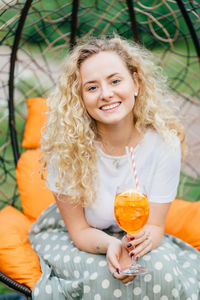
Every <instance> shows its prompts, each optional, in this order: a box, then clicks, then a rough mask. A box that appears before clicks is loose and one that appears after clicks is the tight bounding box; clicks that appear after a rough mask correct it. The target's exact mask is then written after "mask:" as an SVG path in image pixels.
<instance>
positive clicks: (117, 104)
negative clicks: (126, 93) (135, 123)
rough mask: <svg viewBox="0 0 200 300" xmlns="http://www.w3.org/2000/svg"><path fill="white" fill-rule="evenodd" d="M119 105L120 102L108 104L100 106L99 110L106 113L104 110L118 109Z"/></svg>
mask: <svg viewBox="0 0 200 300" xmlns="http://www.w3.org/2000/svg"><path fill="white" fill-rule="evenodd" d="M120 104H121V102H118V103H113V104H110V105H105V106H102V107H100V109H101V110H104V111H106V110H110V109H113V108H115V107H118V106H119V105H120Z"/></svg>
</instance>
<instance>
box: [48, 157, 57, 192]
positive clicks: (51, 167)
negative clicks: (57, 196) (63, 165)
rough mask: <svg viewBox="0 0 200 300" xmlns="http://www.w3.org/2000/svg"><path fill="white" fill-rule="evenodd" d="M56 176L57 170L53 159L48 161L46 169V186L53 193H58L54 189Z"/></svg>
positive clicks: (55, 188)
mask: <svg viewBox="0 0 200 300" xmlns="http://www.w3.org/2000/svg"><path fill="white" fill-rule="evenodd" d="M57 176H58V169H57V167H56V163H55V161H54V160H53V159H50V160H49V162H48V168H47V177H46V185H47V187H48V189H50V190H51V191H52V192H54V193H59V190H58V188H57V187H56V178H57Z"/></svg>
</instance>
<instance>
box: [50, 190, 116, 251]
mask: <svg viewBox="0 0 200 300" xmlns="http://www.w3.org/2000/svg"><path fill="white" fill-rule="evenodd" d="M54 196H55V198H56V203H57V206H58V208H59V210H60V213H61V215H62V217H63V220H64V222H65V225H66V227H67V230H68V232H69V235H70V237H71V239H72V241H73V242H74V244H75V245H76V247H77V248H79V249H80V250H82V251H85V252H90V253H106V252H107V249H108V245H109V244H110V243H111V242H115V243H119V241H118V239H116V238H115V237H112V236H109V235H108V234H106V233H105V232H103V231H101V230H98V229H96V228H92V227H90V226H89V225H88V223H87V221H86V218H85V214H84V209H83V207H81V206H80V205H78V206H74V205H73V204H71V203H70V202H69V201H68V197H67V196H65V195H60V196H59V199H58V197H57V195H56V194H54Z"/></svg>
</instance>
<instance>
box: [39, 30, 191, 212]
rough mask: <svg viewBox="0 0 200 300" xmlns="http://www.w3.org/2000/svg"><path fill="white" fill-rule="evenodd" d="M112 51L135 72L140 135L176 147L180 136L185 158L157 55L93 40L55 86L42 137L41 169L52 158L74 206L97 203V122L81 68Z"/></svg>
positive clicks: (79, 49)
mask: <svg viewBox="0 0 200 300" xmlns="http://www.w3.org/2000/svg"><path fill="white" fill-rule="evenodd" d="M101 51H113V52H115V53H116V54H118V55H119V57H121V59H122V60H123V61H124V62H125V64H126V65H127V68H128V69H129V71H130V73H131V74H133V73H134V72H136V73H137V76H138V80H139V93H138V96H137V97H136V100H135V105H134V110H133V114H134V123H135V127H136V128H137V129H138V130H139V132H141V133H143V132H145V130H146V128H152V129H154V130H156V131H157V132H158V133H159V134H160V135H161V136H162V137H163V139H164V140H165V141H166V142H167V143H170V142H172V140H173V138H172V136H173V133H176V134H177V135H178V137H179V139H180V142H181V149H182V154H183V153H184V149H185V145H184V140H185V135H184V131H183V127H182V125H181V124H180V122H179V120H178V119H177V118H176V117H175V115H174V114H173V113H172V110H171V108H170V107H173V98H174V96H173V95H172V93H171V92H170V91H169V89H168V87H167V84H166V77H165V76H164V75H163V73H162V69H161V68H160V67H159V66H157V65H156V64H155V63H153V60H154V58H153V55H152V53H150V52H149V51H147V50H146V49H144V48H143V47H141V46H139V45H138V44H135V43H134V42H130V41H127V40H124V39H122V38H121V37H119V36H116V35H115V36H114V37H113V38H106V37H101V38H92V39H90V40H88V41H87V42H84V43H82V44H80V45H79V46H76V47H75V48H74V49H73V50H72V51H71V52H70V53H69V54H68V56H67V60H66V63H65V65H64V70H63V72H62V74H61V75H60V77H59V80H58V84H57V87H56V89H55V91H54V92H53V93H52V94H51V96H50V97H49V99H48V102H47V103H48V105H49V117H48V122H47V124H46V130H45V132H44V134H43V136H42V152H43V170H44V168H45V166H46V165H47V162H48V160H49V159H51V160H53V161H54V162H55V164H56V169H57V170H58V172H57V173H58V174H57V178H56V187H57V188H58V190H59V191H60V194H68V195H69V196H70V197H69V198H70V199H71V202H72V203H74V204H77V205H79V204H81V205H83V206H87V205H88V204H89V203H90V201H94V200H95V184H96V178H97V169H96V164H97V152H96V141H97V139H99V137H98V132H97V129H96V123H95V120H93V119H92V118H91V117H90V115H89V114H88V113H87V111H86V109H85V107H84V104H83V101H82V97H81V79H80V65H81V64H82V62H83V61H84V60H85V59H87V58H88V57H90V56H91V55H94V54H97V53H99V52H101Z"/></svg>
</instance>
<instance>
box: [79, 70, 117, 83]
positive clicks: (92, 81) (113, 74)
mask: <svg viewBox="0 0 200 300" xmlns="http://www.w3.org/2000/svg"><path fill="white" fill-rule="evenodd" d="M115 75H119V73H112V74H110V75H108V76H107V77H106V78H107V79H110V78H111V77H113V76H115ZM95 82H97V80H90V81H86V82H85V83H84V84H83V86H85V85H87V84H90V83H95Z"/></svg>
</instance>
